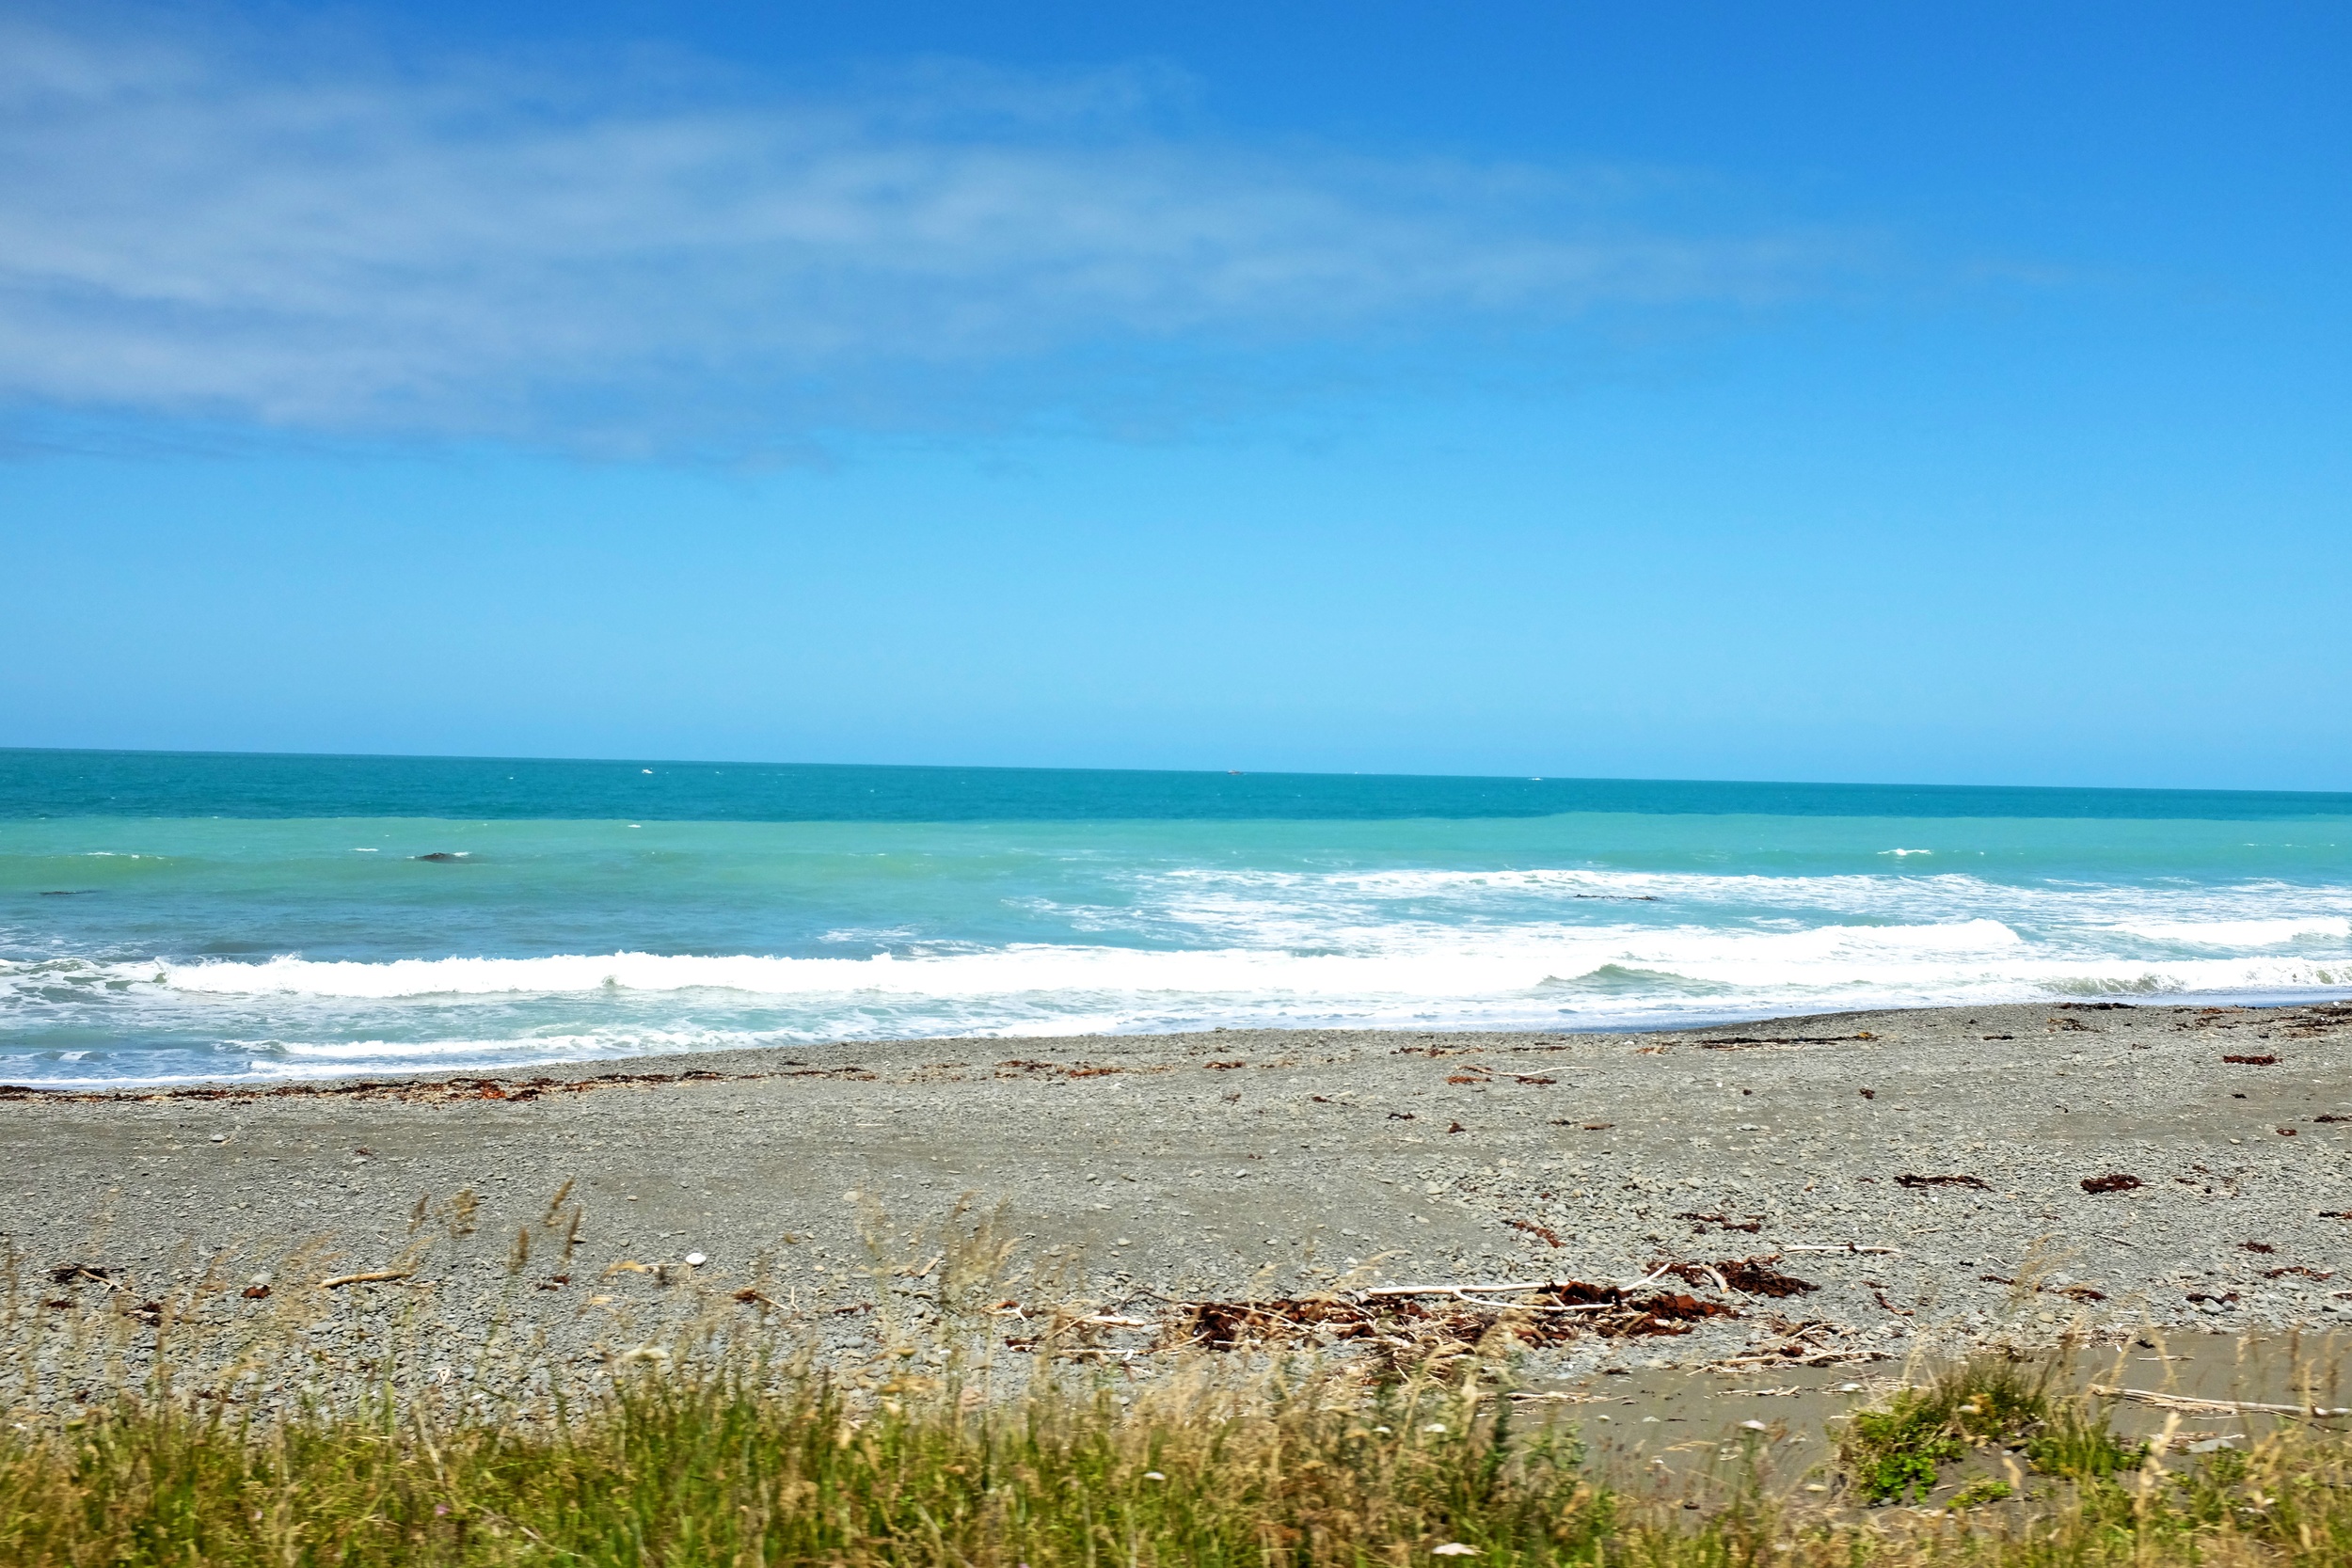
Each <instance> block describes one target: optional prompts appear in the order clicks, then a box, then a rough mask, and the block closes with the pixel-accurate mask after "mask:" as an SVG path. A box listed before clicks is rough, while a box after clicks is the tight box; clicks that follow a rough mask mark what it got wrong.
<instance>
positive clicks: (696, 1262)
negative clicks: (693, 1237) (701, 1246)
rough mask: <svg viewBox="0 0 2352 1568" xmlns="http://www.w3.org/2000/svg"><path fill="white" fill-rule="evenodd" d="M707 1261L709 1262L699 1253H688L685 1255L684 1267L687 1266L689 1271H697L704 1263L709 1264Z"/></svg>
mask: <svg viewBox="0 0 2352 1568" xmlns="http://www.w3.org/2000/svg"><path fill="white" fill-rule="evenodd" d="M709 1261H710V1259H707V1258H705V1257H704V1256H703V1255H702V1254H701V1253H699V1252H690V1253H688V1254H687V1255H686V1266H687V1267H688V1268H690V1269H699V1268H701V1267H702V1266H703V1265H704V1264H705V1263H707V1262H709Z"/></svg>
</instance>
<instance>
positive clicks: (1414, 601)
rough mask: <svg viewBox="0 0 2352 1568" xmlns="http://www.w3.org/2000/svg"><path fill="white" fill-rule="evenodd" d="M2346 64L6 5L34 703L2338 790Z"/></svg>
mask: <svg viewBox="0 0 2352 1568" xmlns="http://www.w3.org/2000/svg"><path fill="white" fill-rule="evenodd" d="M1180 11H1181V14H1176V13H1178V12H1180ZM2348 70H2352V19H2348V17H2347V13H2345V12H2344V10H2343V9H2342V8H2332V7H2323V6H2316V5H2313V6H2305V7H2293V6H2259V5H2257V6H2234V7H2226V8H2225V7H2221V6H2218V5H2213V6H2198V7H2185V6H2172V7H2165V6H2156V7H2150V6H2134V7H2123V6H2075V7H2061V8H2050V7H2030V8H2029V7H2024V6H2015V7H2003V6H1988V7H1978V8H1945V9H1943V10H1937V11H1931V9H1930V8H1886V7H1865V6H1852V7H1825V6H1791V7H1763V6H1739V7H1733V6H1723V7H1697V6H1684V7H1677V6H1663V7H1654V8H1627V7H1601V6H1559V5H1553V6H1540V7H1539V6H1534V5H1526V6H1520V5H1490V6H1467V7H1466V6H1460V5H1455V6H1445V7H1440V6H1436V5H1426V6H1420V5H1416V6H1404V5H1390V6H1379V5H1375V6H1364V5H1350V6H1344V7H1343V6H1339V5H1329V6H1308V5H1300V6H1286V7H1276V8H1269V7H1265V6H1263V5H1257V6H1248V7H1245V6H1239V5H1233V6H1222V5H1195V6H1191V7H1186V8H1154V9H1152V10H1151V11H1149V12H1147V11H1146V9H1145V8H1106V7H1101V6H1078V5H1074V4H1073V5H1008V6H993V7H977V8H976V7H968V6H966V7H948V6H944V5H912V4H907V5H866V6H862V7H857V8H843V7H827V8H818V7H803V6H793V5H776V4H770V5H764V6H751V5H742V6H737V5H706V6H700V7H691V8H679V7H675V6H671V7H654V6H650V5H621V4H597V3H595V0H587V3H578V4H566V5H562V6H557V5H552V4H549V5H538V4H523V5H507V6H501V7H493V8H481V7H458V6H454V5H447V6H443V5H435V4H409V5H405V6H403V7H400V8H390V7H382V8H373V7H368V6H352V7H339V8H303V7H260V6H216V7H186V6H181V7H171V8H126V7H115V6H109V5H105V4H96V5H93V4H87V3H85V4H81V5H76V6H73V7H71V8H64V7H47V6H5V5H0V562H5V568H6V569H5V572H4V573H0V578H5V582H6V595H7V599H6V602H7V604H8V614H7V615H6V616H5V617H0V744H18V745H93V746H139V747H191V748H223V749H270V750H306V751H310V750H317V751H385V752H490V753H508V754H513V753H542V754H559V755H616V754H617V755H668V756H706V757H735V758H759V759H776V760H807V761H852V762H943V763H955V762H963V763H1022V764H1047V765H1052V764H1070V765H1090V766H1148V767H1204V768H1225V767H1238V768H1331V769H1384V770H1411V771H1445V772H1539V773H1547V774H1578V773H1581V774H1605V775H1630V776H1658V775H1666V776H1680V777H1718V778H1724V777H1728V778H1798V779H1846V780H1898V781H1908V780H1917V781H1943V782H1968V783H2021V784H2023V783H2036V784H2196V785H2210V786H2232V785H2243V786H2249V787H2284V788H2297V787H2303V788H2344V787H2352V784H2347V780H2352V657H2347V656H2346V654H2345V652H2344V646H2345V641H2346V640H2345V636H2344V629H2343V627H2344V610H2343V598H2344V590H2343V585H2344V583H2345V582H2347V581H2352V527H2348V526H2347V523H2348V522H2352V518H2348V517H2347V497H2352V485H2348V484H2347V481H2348V480H2352V461H2347V455H2346V454H2347V452H2352V439H2348V437H2352V420H2347V414H2348V413H2352V352H2347V351H2352V311H2347V305H2348V304H2352V265H2347V262H2352V255H2347V251H2348V250H2352V245H2347V240H2348V239H2352V226H2348V225H2347V221H2346V220H2347V210H2346V191H2347V184H2346V175H2347V173H2348V172H2352V167H2348V166H2352V134H2348V133H2352V107H2348V106H2347V105H2348V103H2352V99H2348V98H2347V95H2346V94H2344V92H2343V91H2342V84H2343V83H2344V81H2345V80H2346V79H2347V71H2348Z"/></svg>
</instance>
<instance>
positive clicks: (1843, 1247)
mask: <svg viewBox="0 0 2352 1568" xmlns="http://www.w3.org/2000/svg"><path fill="white" fill-rule="evenodd" d="M1778 1250H1780V1251H1782V1252H1844V1253H1863V1252H1875V1253H1885V1254H1888V1255H1891V1256H1893V1257H1897V1258H1899V1257H1901V1256H1902V1252H1903V1249H1902V1248H1900V1247H1899V1246H1864V1245H1863V1244H1862V1243H1860V1242H1833V1243H1830V1244H1829V1245H1827V1246H1804V1245H1797V1246H1785V1247H1781V1248H1779V1249H1778Z"/></svg>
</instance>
